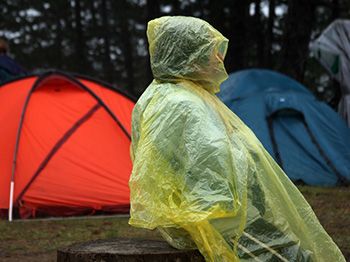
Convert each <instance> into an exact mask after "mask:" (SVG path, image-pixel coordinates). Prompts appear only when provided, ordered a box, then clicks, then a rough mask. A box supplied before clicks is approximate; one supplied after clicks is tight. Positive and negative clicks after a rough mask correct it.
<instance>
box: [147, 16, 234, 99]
mask: <svg viewBox="0 0 350 262" xmlns="http://www.w3.org/2000/svg"><path fill="white" fill-rule="evenodd" d="M147 37H148V42H149V51H150V57H151V68H152V72H153V76H154V78H155V80H157V81H159V82H177V81H178V80H179V79H185V80H189V81H193V82H196V83H197V84H200V85H201V86H202V87H204V88H205V89H206V90H207V91H209V92H211V93H217V92H219V91H220V84H221V83H222V82H223V81H224V80H226V79H227V77H228V75H227V73H226V70H225V67H224V63H223V61H222V59H223V58H224V57H225V55H226V51H227V44H228V40H227V39H226V38H225V37H224V36H223V35H222V34H221V33H220V32H219V31H217V30H216V29H215V28H213V27H212V26H211V25H210V24H209V23H207V22H205V21H203V20H201V19H198V18H194V17H184V16H176V17H171V16H165V17H161V18H158V19H155V20H152V21H150V22H149V23H148V28H147ZM220 55H221V56H222V58H220Z"/></svg>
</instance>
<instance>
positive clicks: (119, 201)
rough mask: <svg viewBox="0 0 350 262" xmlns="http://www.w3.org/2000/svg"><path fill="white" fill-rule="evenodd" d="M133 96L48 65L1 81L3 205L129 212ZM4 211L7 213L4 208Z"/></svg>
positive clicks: (25, 211)
mask: <svg viewBox="0 0 350 262" xmlns="http://www.w3.org/2000/svg"><path fill="white" fill-rule="evenodd" d="M134 104H135V100H134V99H132V98H130V97H128V96H126V95H125V94H123V93H122V92H120V91H118V90H117V89H115V88H113V87H111V86H109V85H107V84H105V83H100V82H98V81H96V80H92V79H89V78H86V77H83V76H77V77H74V76H72V75H70V74H67V73H64V72H57V71H50V72H47V73H44V74H43V75H41V76H27V77H24V78H20V79H16V80H14V81H10V82H7V83H5V84H2V85H0V147H1V150H0V174H1V183H0V209H1V210H2V211H3V214H5V212H7V210H8V209H9V206H10V196H11V189H10V188H11V181H12V182H13V201H12V203H13V206H14V208H15V210H16V211H17V210H19V211H20V214H21V217H28V216H30V215H33V214H35V212H44V213H48V214H51V215H59V216H65V215H73V214H79V213H82V212H92V211H94V210H102V211H112V212H128V211H129V186H128V181H129V176H130V173H131V170H132V163H131V160H130V155H129V147H130V133H131V113H132V109H133V107H134ZM4 211H5V212H4Z"/></svg>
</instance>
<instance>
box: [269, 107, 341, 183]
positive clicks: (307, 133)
mask: <svg viewBox="0 0 350 262" xmlns="http://www.w3.org/2000/svg"><path fill="white" fill-rule="evenodd" d="M266 119H267V124H268V128H269V134H270V138H271V143H272V147H273V151H274V154H275V158H276V161H277V163H278V164H279V166H280V167H281V168H282V169H283V170H284V171H285V172H286V173H287V174H288V173H291V172H290V171H291V169H294V165H295V164H297V163H300V162H302V159H303V158H304V157H307V156H303V155H304V154H309V151H310V149H311V150H312V151H313V155H314V157H315V156H318V157H319V158H323V160H324V161H325V162H324V163H326V164H327V166H324V165H323V166H322V163H323V162H322V161H319V164H320V165H321V166H322V168H327V169H329V170H330V171H331V172H333V173H334V174H335V175H336V176H337V177H338V179H339V182H340V183H345V182H346V180H345V179H344V178H343V177H342V176H341V174H340V173H339V172H338V170H337V169H336V168H335V166H334V165H333V164H332V162H331V161H330V160H329V158H328V157H327V155H326V154H325V152H324V151H323V150H322V148H321V146H320V144H319V143H318V142H317V140H316V138H315V136H314V135H313V134H312V131H311V129H310V127H309V125H308V123H307V121H306V120H305V116H304V115H303V113H302V112H300V111H298V110H295V109H293V108H282V109H279V110H277V111H275V112H274V113H272V114H271V115H270V116H268V117H267V118H266ZM291 130H293V131H291ZM296 130H297V132H298V134H295V131H296ZM291 132H293V133H291ZM290 138H292V139H293V140H294V144H292V145H291V144H290V143H286V142H285V141H288V140H290ZM293 147H295V148H296V147H298V148H299V150H298V152H299V154H300V155H298V156H296V155H295V151H294V150H293ZM300 149H302V150H300ZM293 158H294V159H295V161H294V162H289V163H290V164H287V165H284V164H283V159H293ZM310 172H312V170H310ZM292 179H293V178H292ZM295 181H296V182H299V180H298V179H295ZM302 182H304V181H302Z"/></svg>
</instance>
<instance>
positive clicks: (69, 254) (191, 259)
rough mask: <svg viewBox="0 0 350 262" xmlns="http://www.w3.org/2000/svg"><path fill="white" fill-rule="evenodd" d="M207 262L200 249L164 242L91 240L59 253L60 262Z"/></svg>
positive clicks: (122, 239)
mask: <svg viewBox="0 0 350 262" xmlns="http://www.w3.org/2000/svg"><path fill="white" fill-rule="evenodd" d="M91 261H93V262H109V261H118V262H158V261H159V262H205V260H204V258H203V256H202V255H201V254H200V253H199V251H198V250H178V249H175V248H173V247H171V246H170V245H169V244H168V243H167V242H165V241H158V240H148V239H134V238H119V239H103V240H96V241H88V242H84V243H78V244H74V245H71V246H68V247H64V248H62V249H59V250H58V251H57V262H91Z"/></svg>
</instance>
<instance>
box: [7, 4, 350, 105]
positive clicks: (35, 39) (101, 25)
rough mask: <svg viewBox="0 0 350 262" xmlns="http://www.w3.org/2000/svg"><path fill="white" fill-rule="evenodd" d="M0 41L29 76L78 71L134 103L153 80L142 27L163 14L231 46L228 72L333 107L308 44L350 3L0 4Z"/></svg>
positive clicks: (334, 94)
mask: <svg viewBox="0 0 350 262" xmlns="http://www.w3.org/2000/svg"><path fill="white" fill-rule="evenodd" d="M0 12H1V14H0V38H4V39H5V40H7V41H8V44H9V46H10V53H9V55H10V57H12V58H13V59H15V60H16V61H17V62H19V63H20V64H22V65H23V66H24V67H26V68H27V70H28V71H29V72H30V73H33V74H40V73H42V72H44V71H46V70H48V69H57V70H62V71H66V72H72V73H79V74H83V75H86V76H90V77H93V78H96V79H99V80H101V81H104V82H107V83H110V84H112V85H114V86H115V87H117V88H118V89H121V90H123V91H125V92H126V93H128V94H129V95H131V96H133V97H134V98H136V99H137V98H138V97H139V96H140V95H141V94H142V92H143V91H144V89H145V88H146V87H147V86H148V84H149V83H150V82H151V81H152V78H153V77H152V73H151V69H150V65H149V53H148V43H147V38H146V29H147V22H148V21H149V20H151V19H154V18H157V17H160V16H164V15H185V16H195V17H199V18H202V19H204V20H206V21H208V22H209V23H210V24H211V25H213V26H214V27H215V28H217V29H218V30H219V31H220V32H221V33H222V34H223V35H224V36H226V37H227V38H228V39H229V40H230V42H229V49H228V53H227V56H226V59H225V66H226V69H227V71H228V72H229V73H232V72H236V71H238V70H243V69H248V68H265V69H271V70H275V71H277V72H280V73H283V74H285V75H287V76H289V77H291V78H293V79H295V80H296V81H298V82H300V83H301V84H303V85H304V86H305V87H307V88H308V89H309V90H310V91H311V92H312V93H314V94H315V95H316V96H317V97H318V98H319V99H320V100H322V101H324V102H326V103H328V104H330V105H331V106H332V107H334V108H335V106H336V104H337V99H338V98H339V95H340V93H339V87H338V86H337V84H336V83H335V82H334V81H333V80H332V78H331V77H330V76H329V75H328V73H327V72H326V71H325V69H324V68H323V67H322V66H321V65H320V64H319V63H318V62H317V61H316V60H315V59H314V58H313V57H312V55H311V52H310V50H309V44H310V42H312V41H313V40H314V39H315V38H317V37H318V36H319V35H320V34H321V33H322V31H323V30H324V29H325V28H326V27H327V26H328V25H329V24H330V23H331V22H332V21H334V20H335V19H337V18H348V19H349V18H350V1H349V0H114V1H113V0H59V1H49V0H47V1H45V0H2V1H1V2H0Z"/></svg>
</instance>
